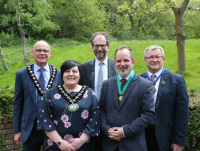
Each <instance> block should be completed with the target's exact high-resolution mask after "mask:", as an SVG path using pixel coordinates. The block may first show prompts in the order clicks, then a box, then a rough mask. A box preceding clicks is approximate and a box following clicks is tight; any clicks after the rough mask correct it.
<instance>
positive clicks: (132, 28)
mask: <svg viewBox="0 0 200 151" xmlns="http://www.w3.org/2000/svg"><path fill="white" fill-rule="evenodd" d="M128 16H129V19H130V22H131V31H133V30H134V20H133V16H131V14H130V13H128Z"/></svg>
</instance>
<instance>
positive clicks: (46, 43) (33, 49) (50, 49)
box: [33, 40, 51, 51]
mask: <svg viewBox="0 0 200 151" xmlns="http://www.w3.org/2000/svg"><path fill="white" fill-rule="evenodd" d="M41 41H43V42H45V43H46V44H47V45H49V44H48V43H47V42H46V41H44V40H41ZM38 42H39V41H37V42H36V43H38ZM36 43H35V44H34V45H33V50H35V45H36ZM49 51H51V48H50V45H49Z"/></svg>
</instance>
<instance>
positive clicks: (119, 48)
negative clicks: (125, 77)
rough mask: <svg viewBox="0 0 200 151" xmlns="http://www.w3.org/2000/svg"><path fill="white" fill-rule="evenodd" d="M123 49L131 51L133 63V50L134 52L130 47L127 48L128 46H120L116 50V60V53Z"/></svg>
mask: <svg viewBox="0 0 200 151" xmlns="http://www.w3.org/2000/svg"><path fill="white" fill-rule="evenodd" d="M123 49H128V50H129V51H130V56H131V61H133V60H134V56H133V50H132V49H131V48H130V47H128V46H126V45H123V46H120V47H118V48H117V49H116V50H115V60H116V53H117V51H118V50H123Z"/></svg>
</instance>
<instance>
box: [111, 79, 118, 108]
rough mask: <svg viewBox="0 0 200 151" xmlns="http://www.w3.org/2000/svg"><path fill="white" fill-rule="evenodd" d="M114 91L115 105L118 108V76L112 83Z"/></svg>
mask: <svg viewBox="0 0 200 151" xmlns="http://www.w3.org/2000/svg"><path fill="white" fill-rule="evenodd" d="M112 91H113V93H112V94H113V98H114V101H115V106H116V108H118V107H119V102H118V101H119V100H118V87H117V76H115V78H114V82H113V83H112Z"/></svg>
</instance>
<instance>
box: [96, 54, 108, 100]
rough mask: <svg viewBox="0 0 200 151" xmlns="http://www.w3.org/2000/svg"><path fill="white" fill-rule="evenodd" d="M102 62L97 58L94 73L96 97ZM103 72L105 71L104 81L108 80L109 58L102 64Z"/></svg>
mask: <svg viewBox="0 0 200 151" xmlns="http://www.w3.org/2000/svg"><path fill="white" fill-rule="evenodd" d="M99 63H100V61H99V60H97V59H96V58H95V71H94V73H95V74H94V76H95V80H94V93H95V96H97V81H98V73H99V68H100V64H99ZM102 70H103V81H104V80H107V79H108V56H107V57H106V59H105V60H104V61H103V64H102Z"/></svg>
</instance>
